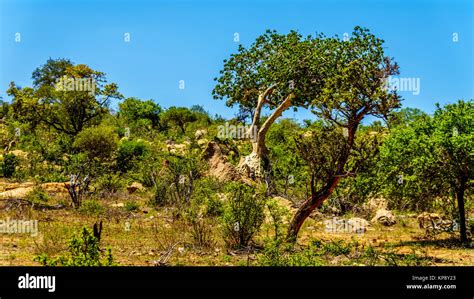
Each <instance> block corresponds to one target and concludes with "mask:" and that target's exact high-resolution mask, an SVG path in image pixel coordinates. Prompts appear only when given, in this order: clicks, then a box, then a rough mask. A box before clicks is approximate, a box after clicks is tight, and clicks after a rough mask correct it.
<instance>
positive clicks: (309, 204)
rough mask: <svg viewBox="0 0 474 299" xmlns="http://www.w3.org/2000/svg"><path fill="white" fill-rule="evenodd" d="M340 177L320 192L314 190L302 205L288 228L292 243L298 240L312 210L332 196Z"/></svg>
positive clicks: (288, 238)
mask: <svg viewBox="0 0 474 299" xmlns="http://www.w3.org/2000/svg"><path fill="white" fill-rule="evenodd" d="M340 179H341V178H340V177H333V178H332V179H331V180H330V182H329V183H328V184H327V185H326V186H325V187H323V188H322V189H321V190H319V191H318V192H313V194H311V196H310V197H309V198H308V199H307V200H306V201H305V202H304V203H303V204H302V205H301V206H300V208H299V209H298V211H297V212H296V214H295V216H294V217H293V220H292V221H291V224H290V227H289V229H288V234H287V241H289V242H291V243H294V242H296V239H297V238H298V233H299V231H300V229H301V226H302V225H303V223H304V221H305V220H306V219H307V218H308V217H309V215H311V212H313V211H314V210H315V209H316V208H318V207H319V206H321V204H322V203H323V202H324V201H325V200H326V199H327V198H328V197H329V196H331V194H332V193H333V192H334V189H335V188H336V186H337V184H338V183H339V180H340Z"/></svg>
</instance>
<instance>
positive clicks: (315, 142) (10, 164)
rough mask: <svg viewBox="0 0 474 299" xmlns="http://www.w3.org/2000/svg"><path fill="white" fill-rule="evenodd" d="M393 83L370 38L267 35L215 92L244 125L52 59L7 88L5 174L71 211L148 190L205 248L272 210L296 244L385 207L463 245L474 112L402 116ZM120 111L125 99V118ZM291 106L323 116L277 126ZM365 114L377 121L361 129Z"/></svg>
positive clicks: (464, 105) (458, 109)
mask: <svg viewBox="0 0 474 299" xmlns="http://www.w3.org/2000/svg"><path fill="white" fill-rule="evenodd" d="M398 73H399V68H398V65H397V63H396V62H394V60H393V59H392V58H389V57H387V56H386V55H385V53H384V50H383V41H382V40H381V39H379V38H377V37H375V36H374V35H373V34H371V33H370V32H369V31H368V30H367V29H363V28H359V27H356V28H355V29H354V32H353V34H352V36H351V38H349V39H348V40H342V39H340V38H338V37H326V36H324V35H323V34H319V35H316V36H307V37H303V36H302V35H300V34H299V33H297V32H290V33H288V34H279V33H277V32H275V31H267V32H266V33H265V34H263V35H261V36H259V37H258V38H257V39H256V40H255V42H254V43H253V44H252V45H250V47H248V48H246V47H244V46H240V47H239V48H238V50H237V52H236V53H234V54H232V55H231V56H230V58H229V59H228V60H226V61H224V65H223V69H222V70H221V72H220V74H219V76H218V77H217V78H216V86H215V89H214V91H213V95H214V98H215V99H217V100H225V101H226V104H227V105H228V106H229V107H234V106H236V107H238V114H237V115H236V117H235V118H234V119H231V120H225V119H223V118H222V117H220V116H218V115H216V116H211V115H209V114H208V113H207V112H206V111H205V109H204V108H203V107H201V106H193V107H191V108H185V107H170V108H168V109H165V108H163V107H161V106H160V105H159V104H158V103H157V102H156V101H153V100H146V101H143V100H140V99H137V98H133V97H132V98H124V96H123V95H122V94H121V93H120V92H119V88H118V85H117V84H115V83H108V82H107V80H106V77H105V74H104V73H102V72H99V71H96V70H92V69H91V68H90V67H88V66H87V65H84V64H74V63H73V62H71V61H69V60H67V59H56V60H54V59H50V60H48V61H47V62H46V63H45V64H44V65H43V66H40V67H39V68H37V69H36V70H35V71H34V72H33V75H32V79H33V86H32V87H19V86H17V85H16V84H15V83H13V82H12V83H11V85H10V88H9V89H8V91H7V94H8V95H9V96H11V97H12V101H11V103H7V102H1V106H0V119H1V125H0V143H1V144H0V145H1V146H2V148H3V149H4V151H3V155H2V160H1V174H2V176H3V177H5V178H9V179H16V180H19V181H21V180H28V179H31V178H34V179H35V180H38V181H40V182H66V183H67V182H69V184H68V188H69V189H68V190H69V193H70V196H71V199H72V203H73V206H74V207H75V208H80V207H81V205H82V203H83V202H84V200H88V199H90V198H91V197H100V196H107V195H104V194H111V193H117V192H118V191H119V190H122V189H124V188H125V187H126V186H129V185H130V184H132V183H133V182H139V183H140V184H142V185H143V186H144V188H146V189H147V190H150V191H151V192H152V193H153V196H152V197H151V198H150V200H149V202H150V205H151V206H153V207H156V208H160V207H172V208H173V209H172V210H173V213H176V217H183V218H184V219H187V221H188V223H189V224H190V226H191V228H192V231H193V236H195V239H196V242H197V243H200V244H206V243H208V242H209V240H207V239H206V230H207V229H209V226H212V219H214V218H216V217H218V218H219V219H220V220H221V223H222V225H223V232H224V237H225V238H226V240H227V242H228V243H229V245H230V246H237V245H241V246H247V245H248V244H250V243H251V242H252V239H253V237H254V236H255V235H256V234H257V233H258V231H259V228H260V227H261V225H262V223H263V221H264V218H265V216H264V212H263V211H264V209H265V208H268V209H269V210H270V212H271V216H272V218H273V220H274V223H275V238H277V239H282V240H283V239H284V240H286V241H288V242H289V243H293V242H295V241H296V240H297V236H298V233H299V231H300V229H301V227H302V225H303V223H304V222H305V220H306V219H307V218H308V217H310V215H311V214H312V213H313V212H314V211H315V210H316V209H320V210H323V209H325V207H327V206H335V205H337V208H338V209H339V210H340V212H341V213H343V212H348V211H357V208H358V207H360V206H361V205H362V204H363V203H364V202H365V201H366V200H367V199H369V198H374V197H380V196H382V197H384V198H386V199H387V200H388V202H389V205H390V206H391V208H393V209H398V210H402V211H420V212H421V211H434V210H437V211H443V213H445V214H449V215H450V216H451V217H453V219H456V220H457V221H458V223H459V227H460V239H461V241H462V242H467V241H468V231H469V229H470V227H469V225H471V224H470V222H469V219H468V215H469V212H470V211H472V208H473V205H472V189H471V187H472V182H473V170H472V166H473V164H474V163H473V153H474V151H473V144H474V140H473V138H474V137H473V132H474V110H473V101H472V100H459V101H457V102H454V103H452V104H448V105H445V106H443V107H441V106H437V107H436V111H435V113H434V114H433V115H428V114H426V113H424V112H422V111H420V110H416V109H409V108H404V109H400V108H401V102H402V101H401V98H400V96H399V95H398V94H397V92H396V90H387V89H386V88H385V82H386V80H387V79H388V78H389V77H390V76H393V75H397V74H398ZM64 76H66V77H71V78H93V79H94V82H95V84H96V86H95V88H94V91H93V93H91V92H85V91H83V90H78V91H74V90H67V89H66V90H65V89H57V88H56V86H55V84H56V82H57V80H58V79H59V78H63V77H64ZM111 101H118V103H119V104H118V110H117V111H114V110H113V109H111ZM288 109H294V110H298V109H308V110H310V111H311V112H312V113H313V114H314V119H310V120H305V121H303V122H302V123H299V122H297V121H295V120H292V119H286V118H282V117H281V116H282V114H283V113H284V112H285V111H286V110H288ZM369 116H373V117H377V118H379V119H381V120H382V121H374V122H373V123H372V124H369V125H368V124H365V122H364V120H365V119H366V118H367V117H369ZM227 122H229V123H231V124H235V125H239V124H242V125H246V124H249V125H250V126H249V127H248V130H249V132H252V136H253V135H256V136H254V137H255V138H252V139H251V140H232V139H226V138H222V137H221V136H219V134H218V130H219V126H220V127H222V126H223V125H224V124H226V125H227ZM18 129H19V130H18ZM18 131H19V132H21V133H20V134H16V133H15V132H18ZM198 132H200V133H199V134H198ZM254 132H255V134H254ZM220 137H221V138H220ZM210 143H215V144H218V146H219V148H220V149H221V152H222V156H223V161H226V162H228V164H229V165H232V167H233V168H234V169H235V171H236V173H239V175H240V178H241V179H238V180H237V181H235V182H229V181H227V182H226V181H222V180H216V179H213V178H212V176H210V175H209V173H212V170H210V169H209V165H208V163H207V162H208V161H206V159H205V158H204V157H203V152H206V148H207V147H208V145H209V144H210ZM23 154H25V156H22V155H23ZM229 167H230V166H229ZM222 171H224V170H222ZM226 171H227V170H226ZM99 193H100V194H101V195H98V194H99ZM221 194H223V195H224V197H225V198H226V199H227V201H225V200H224V202H223V201H222V199H221V198H220V195H221ZM277 195H278V196H281V197H285V198H288V199H290V200H291V201H293V202H294V203H295V205H296V206H297V210H296V212H295V214H294V215H291V220H290V221H289V223H288V225H287V226H286V228H285V230H286V231H282V227H283V225H282V212H281V211H280V210H279V209H278V207H276V206H275V204H273V203H272V201H271V199H270V198H271V197H274V196H277Z"/></svg>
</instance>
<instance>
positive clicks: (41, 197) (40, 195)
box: [26, 186, 49, 202]
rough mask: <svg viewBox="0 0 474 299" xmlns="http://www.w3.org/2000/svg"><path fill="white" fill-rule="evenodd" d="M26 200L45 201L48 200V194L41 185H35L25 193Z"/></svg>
mask: <svg viewBox="0 0 474 299" xmlns="http://www.w3.org/2000/svg"><path fill="white" fill-rule="evenodd" d="M26 200H29V201H31V202H47V201H48V200H49V195H48V193H46V191H44V189H43V188H42V187H41V186H35V187H34V188H33V190H31V191H30V192H28V194H27V195H26Z"/></svg>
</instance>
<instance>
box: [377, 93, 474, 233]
mask: <svg viewBox="0 0 474 299" xmlns="http://www.w3.org/2000/svg"><path fill="white" fill-rule="evenodd" d="M473 131H474V105H473V101H472V100H470V101H467V102H465V101H458V102H457V103H455V104H449V105H446V106H444V107H443V108H441V107H440V106H439V105H438V106H437V109H436V111H435V114H434V116H433V117H429V116H425V117H422V118H417V119H416V120H414V121H413V122H411V123H409V124H408V125H407V126H401V127H398V128H396V129H395V130H394V131H393V133H392V134H391V136H389V138H387V140H386V142H385V143H384V145H383V147H382V149H381V157H382V160H381V164H382V166H381V169H382V171H383V174H384V176H385V177H386V178H387V181H386V182H385V184H384V185H386V186H387V187H386V188H387V189H388V190H386V191H388V192H389V194H390V195H395V196H398V197H408V198H407V200H410V206H415V207H416V206H417V205H421V206H423V207H425V206H428V207H429V205H430V204H433V203H434V202H435V199H436V198H439V197H441V198H446V194H449V193H451V194H453V197H454V202H455V205H454V206H455V207H457V209H456V210H457V211H456V210H455V213H457V214H458V220H459V227H460V239H461V241H462V242H466V241H467V232H466V230H467V229H466V212H465V208H464V206H465V201H466V197H467V198H469V197H468V196H469V193H468V192H469V190H470V189H469V188H470V186H471V185H472V180H473V167H472V166H473V165H474V160H473V157H474V155H473V153H474V148H473V144H474V136H473V134H472V132H473ZM399 178H401V179H402V180H403V181H400V182H397V180H399Z"/></svg>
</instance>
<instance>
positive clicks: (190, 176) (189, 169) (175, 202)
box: [150, 157, 203, 209]
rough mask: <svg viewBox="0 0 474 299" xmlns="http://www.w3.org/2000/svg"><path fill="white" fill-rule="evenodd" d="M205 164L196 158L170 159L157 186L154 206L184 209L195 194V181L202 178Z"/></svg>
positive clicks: (153, 200)
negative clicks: (170, 206)
mask: <svg viewBox="0 0 474 299" xmlns="http://www.w3.org/2000/svg"><path fill="white" fill-rule="evenodd" d="M202 167H203V163H202V162H201V161H200V160H198V159H197V158H196V157H170V159H169V160H168V161H167V163H166V164H164V166H163V167H162V169H161V170H160V173H159V177H158V179H157V180H156V181H155V182H154V184H155V195H154V197H153V199H152V200H151V201H150V204H151V205H152V206H163V205H172V206H174V207H176V208H178V209H184V207H185V206H186V205H188V204H189V202H190V199H191V196H192V194H193V190H194V187H195V186H194V185H195V181H196V180H198V179H199V178H200V176H201V172H202Z"/></svg>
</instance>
